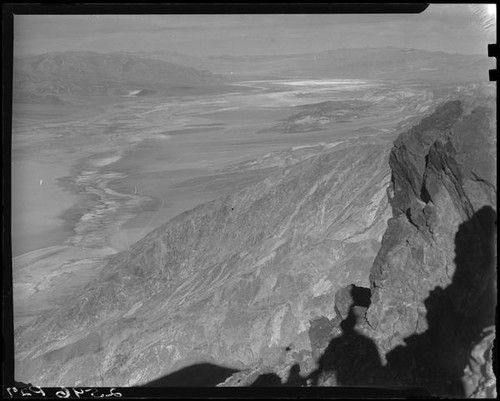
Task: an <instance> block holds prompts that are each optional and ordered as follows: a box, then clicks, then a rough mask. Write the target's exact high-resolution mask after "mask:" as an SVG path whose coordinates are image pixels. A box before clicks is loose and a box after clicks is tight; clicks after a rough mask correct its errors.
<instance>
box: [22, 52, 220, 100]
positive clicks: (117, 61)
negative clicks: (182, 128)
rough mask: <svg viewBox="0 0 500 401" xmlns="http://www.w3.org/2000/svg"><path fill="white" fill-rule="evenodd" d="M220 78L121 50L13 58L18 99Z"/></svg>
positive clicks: (177, 85) (126, 92)
mask: <svg viewBox="0 0 500 401" xmlns="http://www.w3.org/2000/svg"><path fill="white" fill-rule="evenodd" d="M218 82H219V81H218V79H217V78H216V77H215V76H214V75H213V74H212V73H210V72H208V71H200V70H197V69H194V68H191V67H185V66H181V65H178V64H175V63H169V62H166V61H162V60H154V59H147V58H141V57H137V56H133V55H124V54H118V53H108V54H102V53H95V52H61V53H59V52H58V53H46V54H42V55H28V56H20V57H15V59H14V76H13V87H14V95H13V97H14V101H29V100H30V98H31V100H34V101H37V100H40V99H39V98H40V97H41V98H42V99H44V98H45V99H46V100H49V101H50V102H51V103H52V102H54V101H55V100H54V96H59V95H130V94H131V93H134V92H136V93H140V92H141V91H149V92H150V93H151V91H157V90H161V89H166V88H182V87H193V86H206V85H211V84H217V83H218ZM51 96H52V97H51ZM33 97H34V99H33ZM56 102H57V101H56Z"/></svg>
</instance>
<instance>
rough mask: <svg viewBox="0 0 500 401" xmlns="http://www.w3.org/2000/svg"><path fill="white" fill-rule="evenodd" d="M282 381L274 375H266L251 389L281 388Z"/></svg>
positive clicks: (259, 378) (252, 385) (253, 384)
mask: <svg viewBox="0 0 500 401" xmlns="http://www.w3.org/2000/svg"><path fill="white" fill-rule="evenodd" d="M282 385H283V384H282V383H281V379H280V378H279V376H278V375H276V374H274V373H264V374H262V375H260V376H259V377H258V378H257V380H255V381H254V382H253V383H252V384H251V385H250V387H281V386H282Z"/></svg>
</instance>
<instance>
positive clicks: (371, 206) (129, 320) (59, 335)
mask: <svg viewBox="0 0 500 401" xmlns="http://www.w3.org/2000/svg"><path fill="white" fill-rule="evenodd" d="M388 150H389V149H388V148H387V147H386V146H385V145H376V144H366V145H355V146H339V147H334V148H332V149H330V150H329V151H326V152H322V153H321V154H319V155H317V156H312V157H310V158H307V159H305V160H302V161H300V162H297V163H295V164H293V165H291V166H287V167H284V168H281V169H278V170H277V171H276V172H275V173H273V174H272V175H270V176H269V177H268V178H266V179H264V180H262V181H260V182H258V183H257V184H254V185H252V186H250V187H248V188H246V189H244V190H242V191H240V192H238V193H236V194H233V195H230V196H226V197H223V198H220V199H217V200H215V201H213V202H210V203H207V204H203V205H200V206H198V207H196V208H195V209H193V210H191V211H188V212H185V213H183V214H181V215H179V216H177V217H176V218H174V219H173V220H171V221H170V222H169V223H167V224H166V225H164V226H161V227H160V228H158V229H156V230H155V231H153V232H151V233H150V234H148V235H147V236H146V237H145V238H144V239H142V240H141V241H139V242H137V243H136V244H135V245H133V246H132V247H131V249H130V250H128V251H126V252H123V253H121V254H119V255H117V256H116V257H113V259H112V260H111V261H110V263H109V264H108V265H107V266H106V267H105V269H104V270H103V273H102V274H101V275H100V276H99V277H98V278H97V279H96V280H95V282H93V283H91V285H89V287H88V288H87V289H86V290H85V291H84V292H82V293H81V294H77V295H76V296H75V298H74V299H73V300H71V301H70V302H68V303H67V305H65V306H64V307H63V308H60V309H57V310H54V311H53V312H51V313H48V314H45V315H43V316H40V318H39V319H37V321H35V322H34V324H33V325H32V326H30V327H20V328H19V330H17V331H16V333H15V340H16V356H17V358H18V360H17V363H16V377H17V378H18V380H24V381H30V382H32V383H38V384H40V385H44V386H49V385H53V386H59V385H69V386H71V385H86V386H92V385H105V386H119V385H135V384H143V383H147V382H149V381H152V380H154V379H156V378H158V377H161V376H162V375H165V374H169V373H171V372H173V371H176V370H179V369H181V368H183V367H185V366H188V365H193V364H199V363H201V362H207V363H212V364H217V365H223V366H227V367H231V368H235V369H242V368H247V367H251V366H254V365H255V364H260V365H261V366H278V367H279V366H283V369H281V368H279V369H278V370H279V371H280V372H281V370H282V371H283V372H285V371H286V370H287V369H291V366H290V364H288V362H287V361H290V362H291V361H292V359H293V360H297V361H298V363H299V364H301V369H302V370H303V371H304V372H306V371H310V370H312V369H313V367H312V366H311V364H310V361H311V357H310V354H311V347H310V341H309V337H308V329H309V326H310V321H311V320H313V319H315V318H316V317H319V316H325V317H326V318H328V319H331V318H333V317H334V316H335V311H334V309H333V308H332V305H333V303H334V296H335V292H336V291H337V289H339V288H341V287H345V286H347V285H349V284H351V283H354V284H357V285H358V286H365V287H367V286H368V285H369V281H368V275H369V270H370V267H371V264H372V262H373V259H374V257H375V255H376V253H377V251H378V249H379V247H380V242H379V241H380V239H381V237H382V234H383V231H384V230H385V227H386V222H387V219H388V218H389V215H390V208H389V205H388V202H387V197H386V187H387V185H388V183H389V178H390V174H389V168H388V164H387V161H388ZM287 348H288V349H289V351H287ZM301 361H302V362H301ZM283 364H285V365H283ZM280 369H281V370H280ZM283 372H282V373H280V374H281V375H284V373H283Z"/></svg>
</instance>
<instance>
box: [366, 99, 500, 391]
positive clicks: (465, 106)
mask: <svg viewBox="0 0 500 401" xmlns="http://www.w3.org/2000/svg"><path fill="white" fill-rule="evenodd" d="M495 121H496V120H495V115H494V112H493V109H492V108H491V106H490V107H488V106H487V104H486V103H485V102H481V101H472V100H464V101H452V102H447V103H445V104H443V105H441V106H440V107H438V108H437V109H436V111H435V112H434V113H433V114H432V115H431V116H429V117H428V118H425V119H424V120H422V121H421V123H420V124H418V125H416V126H415V127H413V128H412V129H410V130H409V131H408V132H406V133H404V134H402V135H401V136H400V137H399V138H398V140H397V141H396V142H395V144H394V148H393V150H392V152H391V156H390V162H389V163H390V166H391V170H392V180H391V185H390V188H389V192H390V203H391V206H392V209H393V217H392V218H391V219H390V220H389V223H388V229H387V231H386V233H385V234H384V238H383V242H382V247H381V250H380V251H379V253H378V255H377V258H376V260H375V262H374V265H373V267H372V270H371V274H370V281H371V288H372V293H373V296H372V304H371V306H370V308H369V310H368V312H367V315H366V319H367V323H368V325H369V326H370V327H371V328H372V329H373V332H372V334H371V336H372V338H373V339H374V340H375V341H376V343H377V344H378V347H379V350H380V351H381V355H382V356H384V355H385V359H386V362H387V364H388V367H389V370H390V371H391V372H390V373H391V374H394V375H396V376H397V380H398V381H400V382H401V383H404V384H415V385H417V384H418V385H426V386H428V387H430V388H431V389H432V390H435V391H437V392H440V393H445V394H453V395H463V394H464V391H465V390H464V389H463V383H462V381H463V376H464V369H465V368H466V366H467V364H468V361H469V356H470V352H471V351H470V348H471V347H472V346H473V343H474V342H476V341H479V340H480V339H481V336H482V335H483V334H482V332H483V330H484V329H487V328H488V327H489V326H493V325H494V322H495V320H494V313H495V299H496V295H495V294H496V287H495V282H496V272H495V260H494V259H495V255H494V246H495V245H494V244H495V239H494V237H495V234H496V176H495V174H496V168H495V165H496V161H495V149H496V139H495V134H494V133H495ZM490 343H491V341H490ZM490 345H491V344H490ZM466 395H468V394H466Z"/></svg>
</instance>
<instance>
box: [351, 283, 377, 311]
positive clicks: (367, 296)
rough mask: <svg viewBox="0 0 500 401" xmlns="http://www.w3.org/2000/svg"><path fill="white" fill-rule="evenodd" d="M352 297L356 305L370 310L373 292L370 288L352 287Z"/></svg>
mask: <svg viewBox="0 0 500 401" xmlns="http://www.w3.org/2000/svg"><path fill="white" fill-rule="evenodd" d="M351 297H352V302H353V304H354V305H357V306H363V307H365V308H368V307H369V306H370V303H371V297H372V292H371V290H370V289H369V288H366V287H358V286H357V285H352V287H351Z"/></svg>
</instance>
